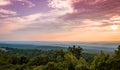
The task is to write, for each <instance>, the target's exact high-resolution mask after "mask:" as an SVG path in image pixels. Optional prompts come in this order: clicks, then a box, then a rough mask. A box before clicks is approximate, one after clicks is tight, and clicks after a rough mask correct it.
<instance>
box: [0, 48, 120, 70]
mask: <svg viewBox="0 0 120 70" xmlns="http://www.w3.org/2000/svg"><path fill="white" fill-rule="evenodd" d="M1 49H2V50H0V70H120V46H118V49H116V50H115V52H114V54H113V55H109V54H106V53H104V52H101V53H100V54H98V55H96V56H95V57H94V55H95V54H90V53H82V48H80V47H79V46H78V47H76V46H73V47H69V48H68V50H62V49H60V50H47V51H43V50H32V49H15V48H1ZM93 58H94V59H93Z"/></svg>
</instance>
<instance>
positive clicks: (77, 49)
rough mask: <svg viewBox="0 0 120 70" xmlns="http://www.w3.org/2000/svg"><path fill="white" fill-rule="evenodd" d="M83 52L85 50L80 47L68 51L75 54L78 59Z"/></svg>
mask: <svg viewBox="0 0 120 70" xmlns="http://www.w3.org/2000/svg"><path fill="white" fill-rule="evenodd" d="M82 50H83V49H82V48H81V47H80V46H78V47H76V46H75V45H74V46H73V47H69V48H68V51H69V52H71V53H73V54H74V55H75V57H76V58H77V59H79V58H80V57H81V56H82Z"/></svg>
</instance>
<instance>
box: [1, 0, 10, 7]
mask: <svg viewBox="0 0 120 70" xmlns="http://www.w3.org/2000/svg"><path fill="white" fill-rule="evenodd" d="M9 4H11V1H10V0H0V6H5V5H9Z"/></svg>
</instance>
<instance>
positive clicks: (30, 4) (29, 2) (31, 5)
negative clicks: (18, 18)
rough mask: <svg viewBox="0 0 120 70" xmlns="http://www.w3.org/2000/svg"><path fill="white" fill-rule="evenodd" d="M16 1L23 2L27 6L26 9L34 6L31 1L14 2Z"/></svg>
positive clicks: (20, 0)
mask: <svg viewBox="0 0 120 70" xmlns="http://www.w3.org/2000/svg"><path fill="white" fill-rule="evenodd" d="M16 1H19V2H23V3H26V4H28V7H34V6H35V4H33V3H32V2H31V1H29V0H16ZM23 5H24V4H23Z"/></svg>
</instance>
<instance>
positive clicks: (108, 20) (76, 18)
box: [0, 0, 120, 42]
mask: <svg viewBox="0 0 120 70" xmlns="http://www.w3.org/2000/svg"><path fill="white" fill-rule="evenodd" d="M0 41H85V42H86V41H120V0H0Z"/></svg>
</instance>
